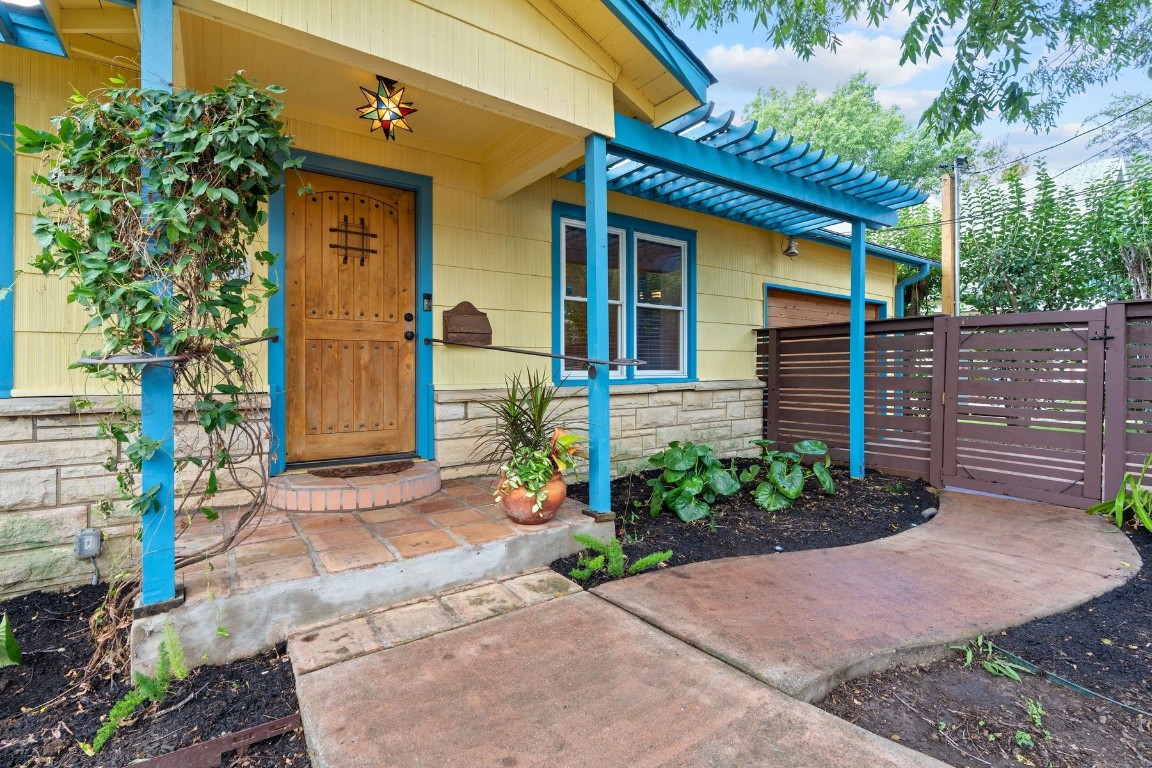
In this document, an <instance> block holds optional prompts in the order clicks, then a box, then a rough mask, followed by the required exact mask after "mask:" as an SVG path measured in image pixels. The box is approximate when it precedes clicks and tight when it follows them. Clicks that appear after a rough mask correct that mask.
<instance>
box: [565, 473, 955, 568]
mask: <svg viewBox="0 0 1152 768" xmlns="http://www.w3.org/2000/svg"><path fill="white" fill-rule="evenodd" d="M753 463H755V462H753V461H751V460H748V459H737V461H736V466H737V468H738V469H740V470H743V469H746V468H747V467H748V466H749V465H750V464H753ZM657 474H659V470H653V471H649V472H645V473H642V474H638V475H626V476H624V477H620V478H617V479H616V480H614V481H613V482H612V511H613V512H615V513H616V532H617V534H618V535H619V536H620V537H623V538H624V541H625V542H626V543H625V545H624V553H625V555H626V556H627V561H628V562H630V563H631V562H635V561H636V560H637V559H638V558H641V557H644V556H645V555H647V554H650V553H652V552H661V551H664V550H668V549H671V550H672V553H673V554H672V558H671V559H670V560H668V565H669V566H672V565H685V564H687V563H695V562H699V561H702V560H715V559H717V558H721V557H738V556H741V555H767V554H771V553H773V552H793V551H797V550H802V549H822V548H826V547H843V546H847V545H849V544H860V543H862V542H865V541H872V540H874V539H880V538H883V537H885V536H892V535H894V534H897V533H900V532H901V531H906V530H908V529H909V528H912V527H914V526H916V525H922V524H923V523H924V522H925V519H924V516H923V514H922V513H923V511H924V510H925V509H929V508H932V507H935V506H936V505H937V503H938V500H937V497H936V494H935V493H934V492H933V491H932V490H930V489H929V488H928V486H927V485H926V484H925V483H924V482H923V481H922V480H909V479H906V478H899V477H891V476H889V475H883V474H880V473H878V472H868V473H867V475H866V476H865V477H864V478H863V479H860V480H853V479H852V478H850V477H849V476H848V471H847V469H845V468H843V467H832V477H833V478H834V479H835V480H836V494H835V495H834V496H828V495H826V494H825V493H824V492H823V491H821V490H820V489H819V488H818V487H817V486H816V484H815V483H814V481H809V483H808V487H807V488H806V489H805V491H804V494H803V495H801V497H800V498H799V499H797V500H796V501H795V502H793V504H792V506H791V507H789V508H787V509H784V510H781V511H779V512H765V511H764V510H763V509H761V508H760V507H758V506H756V504H755V502H753V500H752V496H751V493H750V492H751V489H752V488H754V487H755V485H756V482H753V483H751V484H749V485H747V486H745V488H744V489H742V490H740V491H738V492H737V493H735V494H734V495H732V496H722V497H720V498H719V499H718V500H717V501H716V503H715V504H713V505H712V509H713V513H712V514H711V515H709V516H708V517H707V518H705V519H703V520H699V521H697V522H694V523H684V522H681V520H680V518H678V517H676V515H675V513H673V512H672V511H671V510H667V509H666V510H664V512H663V513H661V514H660V516H659V517H656V518H653V517H650V516H649V514H648V498H649V496H650V494H651V489H650V488H649V487H648V486H647V484H646V481H647V479H648V478H651V477H655V476H656V475H657ZM761 479H762V477H761ZM568 496H569V498H574V499H577V500H579V501H584V502H587V501H588V484H587V483H574V484H572V485H571V486H569V488H568ZM576 560H577V557H576V556H575V555H573V556H572V557H566V558H564V559H562V560H556V561H555V562H553V563H552V564H551V567H552V570H554V571H556V572H557V573H560V574H563V575H565V576H567V575H568V571H570V570H571V569H572V568H573V567H574V566H575V565H576ZM603 581H604V579H603V578H602V577H593V578H592V579H590V580H588V581H587V582H585V584H584V586H585V587H586V588H588V589H591V588H592V587H595V586H597V585H598V584H601V583H603Z"/></svg>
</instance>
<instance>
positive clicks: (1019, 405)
mask: <svg viewBox="0 0 1152 768" xmlns="http://www.w3.org/2000/svg"><path fill="white" fill-rule="evenodd" d="M865 327H866V331H865V342H864V345H865V366H864V369H865V420H864V436H865V463H866V465H867V466H868V467H869V468H872V469H876V470H880V471H883V472H889V473H892V474H899V475H905V476H912V477H922V478H924V479H925V480H928V481H929V482H931V483H932V484H933V485H936V486H940V487H943V486H953V487H960V488H968V489H971V490H979V491H989V492H993V493H1003V494H1006V495H1010V496H1018V497H1021V498H1028V499H1035V500H1037V501H1046V502H1051V503H1055V504H1062V505H1066V506H1076V507H1087V506H1090V505H1092V504H1094V503H1096V502H1097V501H1100V499H1101V498H1102V497H1103V498H1108V497H1111V496H1112V495H1114V494H1115V493H1116V490H1117V489H1118V488H1119V486H1120V482H1121V479H1122V477H1123V475H1124V472H1125V471H1138V470H1139V468H1140V466H1141V465H1142V464H1143V462H1144V459H1145V458H1146V457H1147V455H1148V454H1149V453H1150V452H1152V302H1120V303H1115V304H1109V305H1108V306H1107V307H1105V308H1103V309H1092V310H1074V311H1068V312H1035V313H1026V314H1017V315H995V316H977V317H947V316H944V315H936V316H933V317H909V318H899V319H893V320H873V321H869V322H868V323H867V324H866V326H865ZM848 330H849V327H848V324H846V323H837V324H832V325H815V326H805V327H795V328H773V329H762V330H759V331H757V336H758V341H757V369H758V375H759V377H760V378H761V380H762V381H764V382H765V385H766V387H765V390H764V437H765V438H766V439H769V440H777V441H779V442H781V443H784V444H790V443H793V442H796V441H798V440H803V439H805V438H816V439H819V440H823V441H824V442H826V443H828V445H829V448H830V449H831V453H832V456H833V458H834V459H836V460H838V461H842V462H846V461H847V459H848V362H849V361H848Z"/></svg>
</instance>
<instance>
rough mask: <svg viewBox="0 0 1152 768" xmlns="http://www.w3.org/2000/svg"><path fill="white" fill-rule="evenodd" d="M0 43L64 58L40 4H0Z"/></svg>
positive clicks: (54, 28)
mask: <svg viewBox="0 0 1152 768" xmlns="http://www.w3.org/2000/svg"><path fill="white" fill-rule="evenodd" d="M0 43H7V44H8V45H15V46H19V47H20V48H27V49H29V50H32V51H40V52H41V53H49V54H52V55H53V56H66V55H67V54H66V53H65V52H64V44H63V43H62V42H61V41H60V35H59V33H58V32H57V31H56V25H55V24H53V23H52V17H51V16H49V15H48V12H47V11H46V10H45V9H44V3H43V2H39V3H36V4H35V5H25V4H17V3H9V2H4V0H0Z"/></svg>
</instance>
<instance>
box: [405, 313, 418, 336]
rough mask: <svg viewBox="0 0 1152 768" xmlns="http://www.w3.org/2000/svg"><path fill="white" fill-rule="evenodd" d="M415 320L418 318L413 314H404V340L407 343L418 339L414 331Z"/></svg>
mask: <svg viewBox="0 0 1152 768" xmlns="http://www.w3.org/2000/svg"><path fill="white" fill-rule="evenodd" d="M415 319H416V316H415V315H413V314H412V313H411V312H405V313H404V326H405V327H404V340H405V341H412V339H414V338H416V332H415V331H413V330H412V321H413V320H415Z"/></svg>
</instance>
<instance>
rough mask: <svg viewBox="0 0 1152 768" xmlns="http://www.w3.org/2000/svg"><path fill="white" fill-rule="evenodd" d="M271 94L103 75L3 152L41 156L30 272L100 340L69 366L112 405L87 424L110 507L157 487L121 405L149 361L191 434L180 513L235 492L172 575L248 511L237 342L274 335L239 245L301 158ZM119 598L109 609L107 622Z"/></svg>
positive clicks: (181, 443) (147, 448)
mask: <svg viewBox="0 0 1152 768" xmlns="http://www.w3.org/2000/svg"><path fill="white" fill-rule="evenodd" d="M281 92H282V89H280V88H277V87H275V86H269V87H262V86H260V85H259V84H258V83H255V82H251V81H249V80H246V79H245V78H243V77H242V76H240V75H239V74H238V75H236V76H234V77H233V78H232V79H231V80H230V81H229V82H228V83H227V85H225V86H223V87H217V88H215V89H213V90H212V91H211V92H210V93H199V92H196V91H193V90H187V89H185V90H179V91H176V92H168V91H164V90H148V89H141V88H136V87H133V86H132V85H130V84H129V83H128V82H127V81H126V80H124V79H122V78H114V79H113V80H112V81H111V82H110V85H109V87H108V88H106V89H103V90H100V91H97V92H94V93H91V94H82V93H79V92H75V93H74V94H73V96H72V98H71V102H70V104H69V106H68V107H67V109H66V110H65V111H64V112H63V114H61V115H60V116H58V117H57V118H54V120H53V130H49V131H44V130H37V129H34V128H30V127H27V126H22V125H18V126H16V130H17V137H16V138H17V142H16V144H17V150H18V151H20V152H24V153H32V154H40V155H42V157H43V159H44V168H43V171H42V172H41V173H39V174H37V175H36V176H35V177H34V181H35V182H36V184H37V193H38V194H39V196H40V199H41V208H40V211H39V212H38V214H37V215H36V217H35V220H34V225H33V229H34V234H35V236H36V239H37V242H38V245H39V247H40V252H39V254H38V255H37V256H36V257H35V260H34V262H33V264H34V266H35V267H36V268H38V269H39V270H41V271H42V272H44V273H45V274H56V275H58V276H60V277H61V278H62V279H65V280H67V281H68V282H69V284H70V289H69V292H68V301H69V302H71V303H75V304H78V305H79V306H81V307H83V308H84V310H85V311H86V312H87V314H88V315H89V321H88V325H87V327H86V329H85V330H86V331H89V332H93V333H98V334H99V338H100V340H101V344H100V346H99V348H97V349H95V350H92V351H91V352H89V353H88V355H87V356H86V357H85V358H84V359H83V360H82V361H79V362H77V363H76V364H75V365H74V366H73V367H79V368H81V369H83V370H85V371H87V372H88V373H89V374H91V375H92V376H94V377H96V378H99V379H103V380H106V381H107V382H109V387H110V388H111V389H113V390H114V391H115V392H117V393H118V395H119V397H118V399H117V400H116V405H115V406H114V407H113V409H112V410H111V413H106V414H104V415H103V416H102V417H101V419H102V422H101V426H100V434H101V435H102V436H104V437H106V438H108V439H110V440H111V441H112V442H113V444H114V446H115V448H114V450H113V451H112V455H111V456H110V458H109V460H108V463H107V464H106V465H105V468H106V469H108V471H109V472H114V473H115V474H116V477H117V487H118V493H117V497H118V499H119V500H120V501H121V502H127V503H128V505H129V506H130V508H131V509H132V510H133V511H135V512H136V513H138V514H142V513H144V512H147V511H148V510H150V509H152V508H153V507H154V506H155V504H156V503H157V489H156V488H141V487H140V483H139V479H138V478H139V473H140V470H141V465H142V463H143V462H144V461H146V460H147V459H148V458H150V457H151V456H153V455H155V453H156V451H159V450H162V448H163V444H162V443H161V442H160V441H159V440H157V439H154V438H153V437H149V436H145V435H143V434H142V431H141V414H140V408H139V406H138V404H137V402H138V401H137V400H135V398H134V396H135V395H137V394H138V392H139V386H140V376H141V372H142V371H143V369H144V362H145V361H146V360H147V359H149V358H150V357H163V358H167V359H168V361H167V362H166V363H165V364H170V365H171V367H172V370H173V373H174V377H175V381H176V390H177V393H178V395H179V396H178V401H177V408H178V409H181V410H182V411H184V412H185V413H187V414H190V415H191V418H190V419H189V420H190V421H192V422H193V423H198V424H199V427H200V430H201V434H200V436H199V437H198V438H194V439H189V438H188V437H187V436H186V435H184V436H182V435H181V434H180V433H179V432H178V439H177V446H176V450H175V456H174V460H175V462H176V468H177V472H178V473H180V476H181V479H182V482H181V487H180V490H179V492H178V499H177V507H178V514H179V515H180V517H181V519H182V520H183V521H185V522H191V521H192V520H193V519H195V517H196V516H197V515H200V516H203V517H205V518H207V519H209V520H212V519H215V518H216V517H217V514H218V513H217V511H216V510H215V509H214V508H213V507H212V503H213V501H212V500H213V497H214V496H215V495H216V494H217V493H218V492H219V491H220V490H221V489H222V488H223V487H225V486H226V485H227V486H229V487H231V488H236V489H239V490H242V491H246V492H247V496H246V497H245V498H246V499H247V502H246V503H245V504H244V506H243V508H242V510H241V511H240V513H239V514H238V515H237V517H236V518H234V519H230V520H229V522H230V525H229V526H228V535H227V536H224V537H223V538H222V539H221V540H220V542H219V543H216V544H214V545H213V546H211V547H208V548H206V549H203V550H201V551H199V552H195V553H192V554H188V555H184V556H182V557H181V558H180V559H179V560H178V562H177V567H183V566H186V565H190V564H192V563H195V562H199V561H201V560H204V559H207V558H209V557H212V556H213V555H216V554H219V553H220V552H222V551H224V550H226V549H227V548H228V547H229V546H231V545H232V543H233V542H234V541H235V539H236V537H237V536H238V535H243V534H242V531H244V529H245V526H247V525H249V524H250V523H252V522H253V521H254V520H256V519H258V515H259V514H260V512H261V510H262V508H263V501H264V496H265V491H266V486H267V476H268V459H269V458H270V457H269V455H268V450H267V445H268V444H269V439H270V433H269V428H268V421H267V414H266V408H265V405H264V403H263V402H262V401H261V399H260V398H259V396H258V394H257V386H256V384H255V374H254V365H253V350H254V349H255V348H256V347H254V346H252V344H253V343H254V342H258V341H261V340H266V339H267V338H268V337H270V336H272V335H274V333H275V331H274V330H273V329H263V330H257V329H256V328H255V326H256V320H257V318H258V317H259V313H260V312H261V309H262V308H263V307H264V305H265V304H266V303H267V301H268V299H269V298H270V297H271V296H272V295H273V294H274V293H275V292H276V290H277V286H276V285H275V284H274V283H273V282H271V281H270V280H268V279H267V278H264V277H261V276H259V275H254V274H253V272H254V270H253V266H252V264H251V262H250V259H252V260H254V261H255V262H257V263H258V264H260V265H265V266H268V265H271V264H273V263H274V262H275V260H276V258H277V257H276V254H273V253H271V252H269V251H267V250H260V249H257V248H255V247H254V246H255V244H256V239H257V237H258V236H259V234H260V231H261V228H262V227H263V226H264V224H265V223H266V220H267V204H268V201H269V198H270V197H271V196H272V195H273V194H274V193H275V192H277V191H278V190H279V189H281V188H282V187H283V185H284V176H285V174H286V172H288V171H289V170H290V169H292V168H295V167H297V166H298V165H299V163H300V161H299V160H298V159H293V158H292V157H291V156H290V154H289V148H290V146H291V137H290V136H287V135H285V134H284V123H283V121H282V120H281V119H280V112H281V109H282V104H281V102H280V101H279V99H278V98H277V97H276V95H277V94H279V93H281ZM80 405H81V407H83V406H84V405H89V406H90V405H91V403H80ZM185 470H187V471H185ZM114 504H115V501H114V500H112V499H109V500H107V501H105V502H104V503H103V504H102V508H103V509H104V510H105V511H111V510H112V508H113V506H114ZM128 583H129V585H130V586H131V587H132V589H123V588H121V591H122V592H124V593H125V594H126V595H127V598H126V599H130V598H131V596H132V594H133V592H134V587H135V582H134V581H133V580H132V579H129V580H128ZM122 602H123V601H112V600H110V601H109V606H108V609H107V610H108V612H109V613H112V612H113V610H112V608H113V604H118V603H122ZM129 605H130V603H129Z"/></svg>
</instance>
